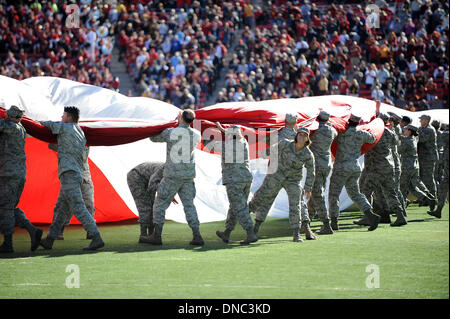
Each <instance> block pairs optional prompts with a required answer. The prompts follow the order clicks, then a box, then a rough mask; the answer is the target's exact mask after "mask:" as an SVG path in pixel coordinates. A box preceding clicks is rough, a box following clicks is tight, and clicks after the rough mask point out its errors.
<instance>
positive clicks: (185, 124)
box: [146, 110, 204, 246]
mask: <svg viewBox="0 0 450 319" xmlns="http://www.w3.org/2000/svg"><path fill="white" fill-rule="evenodd" d="M194 119H195V113H194V112H193V111H192V110H184V111H183V112H180V114H179V115H178V121H179V125H178V126H177V127H175V128H169V129H165V130H164V131H162V132H161V133H160V134H158V135H155V136H152V137H150V140H151V141H152V142H158V143H167V152H166V154H167V158H166V163H165V165H164V172H163V178H162V180H161V183H160V184H159V187H158V190H157V195H156V199H155V203H154V204H153V223H154V227H155V228H154V231H153V233H152V234H151V235H150V236H149V237H148V238H147V240H146V242H148V243H150V244H153V245H161V244H162V239H161V234H162V228H163V225H164V222H165V214H166V209H167V208H168V207H169V205H170V203H171V202H172V199H173V198H174V196H175V195H176V194H177V193H178V195H179V196H180V199H181V202H182V204H183V207H184V213H185V214H186V220H187V222H188V225H189V227H190V228H191V229H192V233H193V239H192V240H191V241H190V244H191V245H200V246H201V245H204V241H203V238H202V236H201V234H200V223H199V221H198V216H197V210H196V208H195V206H194V197H195V184H194V178H195V160H194V150H195V147H196V145H197V144H198V142H200V140H201V137H200V133H198V132H197V131H196V130H194V129H192V128H191V127H189V126H190V124H191V123H192V122H193V121H194Z"/></svg>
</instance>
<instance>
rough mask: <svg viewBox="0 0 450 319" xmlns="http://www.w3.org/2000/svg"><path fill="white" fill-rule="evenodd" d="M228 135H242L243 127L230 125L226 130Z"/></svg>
mask: <svg viewBox="0 0 450 319" xmlns="http://www.w3.org/2000/svg"><path fill="white" fill-rule="evenodd" d="M225 134H226V135H240V134H241V128H240V127H239V126H237V125H233V126H230V127H229V128H227V129H226V130H225Z"/></svg>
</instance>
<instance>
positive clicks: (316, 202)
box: [308, 167, 331, 222]
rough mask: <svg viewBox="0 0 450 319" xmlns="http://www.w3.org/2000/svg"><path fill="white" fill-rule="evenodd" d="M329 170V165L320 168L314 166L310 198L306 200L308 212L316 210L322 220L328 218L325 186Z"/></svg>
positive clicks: (311, 213)
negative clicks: (314, 171)
mask: <svg viewBox="0 0 450 319" xmlns="http://www.w3.org/2000/svg"><path fill="white" fill-rule="evenodd" d="M330 170H331V168H330V167H327V168H321V169H317V168H316V176H315V179H314V184H313V188H312V191H311V198H310V200H309V201H308V211H309V214H310V215H313V214H314V213H315V212H317V214H318V215H319V218H320V220H321V221H322V222H326V221H329V220H330V216H329V214H328V210H327V206H326V204H325V186H326V183H327V178H328V175H329V174H330Z"/></svg>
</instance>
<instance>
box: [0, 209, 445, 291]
mask: <svg viewBox="0 0 450 319" xmlns="http://www.w3.org/2000/svg"><path fill="white" fill-rule="evenodd" d="M360 216H361V214H360V213H359V212H351V211H348V212H343V213H342V214H341V219H340V225H341V230H339V231H338V232H336V233H335V234H334V235H323V236H318V240H315V241H305V242H303V243H294V242H292V231H291V230H290V229H289V223H288V221H287V219H277V218H269V219H268V220H267V221H266V223H264V224H263V225H262V226H261V229H260V234H259V237H260V239H259V241H258V242H256V243H253V244H251V245H249V246H240V245H239V240H240V239H243V238H244V237H245V233H244V231H243V230H242V228H241V227H240V226H239V225H238V226H237V227H236V230H235V231H234V232H233V233H232V235H231V242H230V244H225V243H223V242H222V241H221V240H220V239H219V238H218V237H217V236H216V235H215V232H216V230H219V229H220V230H222V229H223V225H224V223H223V222H214V223H205V224H202V225H201V228H200V229H201V232H202V235H203V237H204V239H205V242H206V244H205V246H203V247H193V246H190V245H189V244H188V242H189V240H191V238H192V234H191V232H190V229H189V227H188V226H187V225H185V224H179V223H175V222H167V223H166V225H165V226H164V230H163V245H162V246H152V245H148V244H138V243H137V240H138V234H139V226H138V225H137V224H136V223H135V222H133V223H121V224H103V225H100V231H101V233H102V236H103V239H104V241H105V243H106V246H105V247H104V248H103V249H101V250H99V251H97V252H84V251H82V250H81V249H82V247H85V246H87V245H88V243H89V241H88V240H86V239H84V238H85V232H84V230H83V228H82V227H80V226H69V227H68V228H66V230H65V240H64V241H55V244H54V246H53V249H52V250H43V249H42V248H38V250H37V251H35V252H30V251H29V245H30V242H29V236H28V234H27V233H26V232H25V231H24V230H23V229H16V232H15V234H14V249H15V253H14V254H4V255H0V298H65V299H66V298H69V299H70V298H182V299H183V298H221V299H222V298H224V299H226V298H275V299H278V298H283V299H290V298H295V299H297V298H446V299H447V298H449V222H448V218H449V206H448V204H446V206H445V207H444V210H443V217H442V219H436V218H434V217H431V216H429V215H427V214H426V207H420V208H419V207H417V205H411V206H410V207H408V217H407V220H408V222H409V223H408V225H406V226H403V227H400V228H393V227H390V226H389V225H387V224H380V226H379V228H378V229H377V230H375V231H374V232H368V231H367V227H359V226H356V225H353V223H352V221H353V220H355V219H357V218H359V217H360ZM320 224H321V223H320V222H319V221H314V222H313V223H312V228H313V230H318V229H319V227H320ZM43 228H44V235H46V233H47V230H48V227H46V226H44V227H43ZM302 238H304V235H302ZM70 264H75V265H77V266H78V267H79V271H80V272H79V274H80V288H78V289H77V288H72V289H70V288H67V286H66V280H67V278H68V276H70V275H71V272H66V269H67V266H68V265H70ZM368 265H377V267H378V269H379V288H368V287H367V286H366V280H367V278H368V276H370V275H371V274H373V273H372V271H369V270H368V272H366V267H367V266H368Z"/></svg>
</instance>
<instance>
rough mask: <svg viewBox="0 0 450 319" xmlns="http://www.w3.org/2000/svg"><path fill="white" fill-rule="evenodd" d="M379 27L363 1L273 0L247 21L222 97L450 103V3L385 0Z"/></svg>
mask: <svg viewBox="0 0 450 319" xmlns="http://www.w3.org/2000/svg"><path fill="white" fill-rule="evenodd" d="M376 3H377V4H378V5H379V6H380V12H379V16H380V21H379V28H370V27H369V26H370V25H368V24H367V21H368V18H370V15H371V13H370V11H367V12H366V11H365V10H364V9H365V7H364V6H362V5H359V4H352V5H348V4H346V5H342V4H339V5H335V4H331V5H326V6H323V5H322V6H319V5H316V4H315V3H314V2H313V3H311V4H310V3H309V2H308V1H273V2H272V4H270V3H269V4H267V5H265V6H264V7H263V8H261V9H259V10H256V11H255V14H254V18H255V23H256V28H255V29H251V28H249V27H245V30H244V32H243V36H242V40H241V41H239V43H238V45H237V47H236V50H235V53H234V54H233V58H232V60H231V63H230V65H229V69H228V73H227V76H226V85H225V87H224V88H223V90H222V91H221V92H220V93H219V97H218V101H219V102H224V101H230V100H232V101H236V100H251V101H252V100H256V101H259V100H266V99H276V98H286V97H303V96H312V95H323V94H347V95H354V96H362V97H366V98H370V99H379V100H381V101H384V102H386V103H390V104H393V105H396V106H398V107H402V108H405V109H408V110H411V111H415V110H423V109H430V108H442V107H445V108H448V95H447V94H445V92H447V91H448V83H449V77H448V12H449V11H448V3H447V2H446V1H428V0H427V1H397V2H396V4H397V6H396V7H395V12H394V10H393V9H392V4H391V7H389V6H387V5H384V4H383V2H381V3H379V2H378V1H377V2H376Z"/></svg>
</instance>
